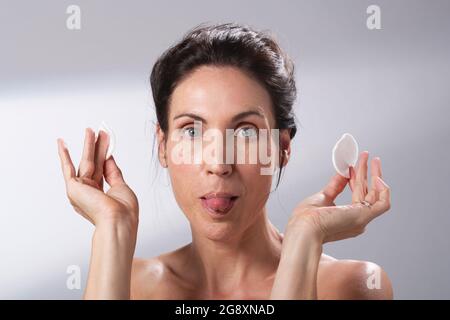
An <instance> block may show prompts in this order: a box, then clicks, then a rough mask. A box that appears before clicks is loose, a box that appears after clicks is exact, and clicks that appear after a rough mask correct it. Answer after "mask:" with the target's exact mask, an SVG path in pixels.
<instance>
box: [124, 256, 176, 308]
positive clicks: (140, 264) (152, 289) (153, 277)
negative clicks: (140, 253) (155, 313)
mask: <svg viewBox="0 0 450 320" xmlns="http://www.w3.org/2000/svg"><path fill="white" fill-rule="evenodd" d="M165 273H167V270H166V267H165V265H164V263H163V262H162V261H161V260H160V259H159V258H158V257H155V258H150V259H143V258H134V259H133V264H132V268H131V290H130V292H131V294H130V295H131V299H158V297H157V295H156V292H157V291H158V290H157V288H158V287H159V286H161V285H162V284H163V279H164V277H165Z"/></svg>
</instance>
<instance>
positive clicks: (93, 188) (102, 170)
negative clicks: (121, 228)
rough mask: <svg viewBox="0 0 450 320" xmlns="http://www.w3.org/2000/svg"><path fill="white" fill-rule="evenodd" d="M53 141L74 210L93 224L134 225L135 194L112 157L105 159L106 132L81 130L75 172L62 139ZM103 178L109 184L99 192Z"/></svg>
mask: <svg viewBox="0 0 450 320" xmlns="http://www.w3.org/2000/svg"><path fill="white" fill-rule="evenodd" d="M57 142H58V153H59V157H60V159H61V167H62V171H63V175H64V180H65V184H66V191H67V197H68V198H69V200H70V203H71V205H72V206H73V207H74V209H75V211H76V212H78V213H79V214H80V215H82V216H83V217H84V218H86V219H87V220H89V221H90V222H91V223H92V224H94V225H95V226H98V225H101V224H104V223H116V222H119V223H122V222H125V223H126V224H128V225H130V224H131V225H132V226H135V227H136V228H137V224H138V220H139V204H138V200H137V197H136V195H135V194H134V192H133V191H132V190H131V189H130V188H129V187H128V185H127V184H126V183H125V181H124V179H123V176H122V172H121V170H120V169H119V167H118V166H117V164H116V162H115V160H114V158H113V157H112V156H111V157H110V158H109V159H108V160H105V157H106V152H107V149H108V144H109V136H108V134H107V133H106V132H104V131H102V130H100V132H99V134H98V138H97V139H96V138H95V133H94V131H93V130H92V129H90V128H87V129H86V130H85V140H84V148H83V155H82V158H81V161H80V166H79V168H78V172H77V173H76V172H75V167H74V165H73V163H72V160H71V157H70V154H69V150H68V149H67V147H66V145H65V143H64V141H63V140H62V139H60V138H59V139H58V140H57ZM103 177H104V178H105V180H106V182H107V183H108V184H109V185H110V189H109V190H108V191H107V192H106V193H105V192H104V191H103Z"/></svg>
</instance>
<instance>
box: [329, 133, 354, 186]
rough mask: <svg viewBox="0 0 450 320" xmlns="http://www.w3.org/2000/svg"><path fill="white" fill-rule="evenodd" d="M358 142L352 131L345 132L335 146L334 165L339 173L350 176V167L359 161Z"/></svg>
mask: <svg viewBox="0 0 450 320" xmlns="http://www.w3.org/2000/svg"><path fill="white" fill-rule="evenodd" d="M358 154H359V151H358V143H357V142H356V140H355V138H353V136H352V135H351V134H350V133H344V134H343V135H342V137H341V138H340V139H339V140H338V142H336V144H335V145H334V147H333V155H332V159H333V165H334V168H335V169H336V171H337V173H339V174H340V175H341V176H344V177H346V178H350V175H349V167H350V166H353V167H354V166H355V164H356V162H357V161H358Z"/></svg>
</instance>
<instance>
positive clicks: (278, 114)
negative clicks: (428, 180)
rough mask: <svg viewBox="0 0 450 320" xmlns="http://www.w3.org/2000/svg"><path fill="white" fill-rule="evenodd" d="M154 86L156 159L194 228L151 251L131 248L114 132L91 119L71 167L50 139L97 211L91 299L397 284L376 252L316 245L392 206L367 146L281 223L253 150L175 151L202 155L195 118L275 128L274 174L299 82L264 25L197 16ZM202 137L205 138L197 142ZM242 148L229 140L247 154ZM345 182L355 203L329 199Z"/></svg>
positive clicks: (387, 294) (238, 295) (299, 295)
mask: <svg viewBox="0 0 450 320" xmlns="http://www.w3.org/2000/svg"><path fill="white" fill-rule="evenodd" d="M151 86H152V92H153V98H154V101H155V106H156V115H157V120H158V123H157V127H156V137H157V139H158V146H159V147H158V157H159V162H160V164H161V165H162V166H163V167H164V168H167V170H168V172H169V175H170V179H171V184H172V188H173V192H174V195H175V198H176V201H177V203H178V205H179V206H180V208H181V209H182V211H183V212H184V214H185V215H186V218H187V219H188V220H189V223H190V226H191V231H192V242H191V243H190V244H188V245H185V246H183V247H181V248H179V249H177V250H175V251H172V252H169V253H166V254H163V255H161V256H158V257H154V258H151V259H136V258H133V255H134V249H135V243H136V234H137V228H138V220H139V219H138V214H139V206H138V200H137V198H136V196H135V194H134V193H133V191H132V190H131V189H130V188H129V187H128V185H127V184H126V182H125V180H124V178H123V175H122V172H121V170H120V169H119V167H118V166H117V164H116V162H115V160H114V157H110V158H108V159H105V155H106V151H107V147H108V139H109V138H108V135H107V134H106V133H105V132H102V131H100V133H99V135H98V138H96V137H95V133H94V132H93V131H92V130H91V129H89V128H88V129H86V132H85V142H84V149H83V155H82V159H81V162H80V165H79V169H78V172H76V171H75V167H74V165H73V163H72V161H71V158H70V155H69V151H68V150H67V148H66V147H65V144H64V142H63V140H62V139H58V150H59V156H60V159H61V164H62V170H63V174H64V178H65V183H66V189H67V195H68V198H69V199H70V202H71V204H72V205H73V207H74V208H75V210H76V211H77V212H78V213H80V214H81V215H82V216H83V217H85V218H86V219H88V220H89V221H91V222H92V223H93V224H94V225H95V232H94V236H93V242H92V256H91V262H90V270H89V277H88V281H87V287H86V290H85V295H84V297H85V298H86V299H97V298H100V299H129V298H132V299H391V298H392V287H391V284H390V280H389V278H388V277H387V275H386V273H385V272H384V271H383V270H382V269H381V268H380V267H379V266H378V265H376V264H374V263H370V262H364V261H354V260H337V259H334V258H333V257H330V256H328V255H325V254H324V253H322V246H323V244H324V243H326V242H330V241H336V240H341V239H346V238H349V237H355V236H357V235H359V234H361V233H362V232H364V228H365V226H366V225H367V224H368V223H369V222H370V221H371V220H372V219H374V218H375V217H377V216H379V215H381V214H382V213H384V212H386V211H387V210H389V208H390V189H389V187H388V186H387V184H386V183H385V182H384V181H383V180H382V178H381V163H380V159H379V158H373V159H372V160H371V182H370V187H369V186H368V180H367V171H368V157H369V155H368V152H367V151H365V152H362V153H361V154H360V155H359V160H358V164H357V166H356V167H355V168H350V178H349V179H347V178H344V177H342V176H340V175H338V174H336V175H335V176H334V177H332V178H331V179H330V181H329V183H328V184H327V185H326V186H325V187H324V188H323V189H322V190H321V191H319V192H317V193H315V194H314V195H312V196H311V197H309V198H307V199H305V200H303V201H302V202H300V203H299V204H298V206H297V207H296V208H295V209H294V211H293V212H292V215H291V217H290V219H289V222H288V224H287V227H286V230H285V234H284V236H283V234H281V233H280V232H279V231H278V230H277V229H276V228H275V227H274V226H273V224H272V223H271V222H270V221H269V219H268V214H267V210H266V207H265V204H266V201H267V199H268V196H269V194H270V189H271V184H272V175H271V174H262V173H261V172H262V171H261V169H262V168H263V167H264V165H263V164H262V163H261V161H259V162H257V163H251V164H249V163H247V162H244V163H236V162H235V158H234V157H233V160H234V161H233V162H231V163H229V162H228V161H220V159H223V158H220V157H219V156H218V154H220V151H221V149H220V147H219V148H216V149H215V151H214V152H212V153H211V155H212V154H214V156H213V161H206V160H205V158H201V161H200V162H192V161H185V162H180V161H176V160H179V159H178V158H177V156H178V155H180V150H183V151H181V153H182V154H183V155H185V154H186V151H188V152H187V154H188V157H187V158H185V160H186V159H188V160H192V159H193V158H194V157H195V156H196V155H198V153H199V152H198V149H197V151H194V153H189V152H190V151H192V150H195V147H194V145H195V143H196V142H200V141H203V140H205V139H204V136H203V133H202V132H203V131H202V130H203V129H207V131H208V130H210V129H211V130H213V129H215V130H216V131H214V132H216V133H217V132H218V134H220V133H224V132H226V129H233V130H232V132H233V137H232V138H233V141H234V142H238V143H241V145H244V146H247V147H250V146H251V145H253V144H254V143H256V142H261V141H264V138H262V137H261V136H260V135H259V132H261V130H268V131H270V132H271V133H272V132H278V136H277V138H276V139H273V140H272V141H271V143H269V146H268V147H267V151H268V153H269V154H270V157H271V159H272V160H273V162H274V163H275V164H276V166H278V167H279V170H278V182H279V180H280V176H281V171H282V168H283V167H284V166H286V165H287V163H288V161H289V157H290V154H291V144H290V142H291V139H292V138H293V137H294V136H295V133H296V125H295V121H294V115H293V110H292V105H293V103H294V101H295V98H296V87H295V81H294V66H293V63H292V61H291V60H290V59H289V58H288V57H287V55H286V54H284V53H283V51H282V50H281V49H280V48H279V46H278V45H277V43H276V41H275V40H274V39H273V38H272V37H271V36H270V35H268V34H266V33H263V32H258V31H255V30H253V29H251V28H249V27H247V26H241V25H237V24H221V25H212V26H208V25H200V26H198V27H197V28H194V29H193V30H191V31H190V32H189V33H187V34H186V35H185V37H184V38H183V39H182V41H181V42H179V43H178V44H176V45H175V46H173V47H171V48H169V49H168V50H167V51H166V52H165V53H164V54H163V55H162V56H161V57H160V58H159V59H158V61H157V62H156V64H155V66H154V68H153V71H152V74H151ZM270 137H271V138H270V139H272V136H270ZM220 139H221V138H220ZM220 139H219V140H217V141H220ZM270 139H269V140H270ZM258 140H259V141H258ZM272 142H275V143H272ZM180 146H182V148H181V149H180ZM227 146H228V145H227ZM206 148H208V146H203V145H201V148H200V154H204V152H205V150H206ZM233 148H235V147H234V146H233V147H232V149H233ZM233 150H234V151H236V150H238V149H236V148H235V149H233ZM249 150H250V148H248V149H245V150H244V151H242V150H241V151H239V150H238V152H237V153H238V154H239V153H241V155H243V156H244V157H246V156H248V155H249ZM227 152H228V151H227ZM236 156H238V155H236ZM216 160H218V161H216ZM258 160H261V159H258ZM271 164H272V162H271ZM103 179H105V180H106V182H107V183H108V184H109V185H110V189H109V190H108V191H107V192H106V193H105V192H104V191H103ZM347 184H349V186H350V188H351V190H352V203H351V204H349V205H345V206H335V204H334V202H333V201H334V200H335V198H336V197H337V196H338V195H339V194H340V193H341V192H342V191H343V190H344V188H345V186H346V185H347ZM277 186H278V183H277ZM371 277H372V278H371ZM373 279H375V280H376V281H372V280H373ZM371 281H372V282H373V283H375V286H373V285H371V284H373V283H372V282H371Z"/></svg>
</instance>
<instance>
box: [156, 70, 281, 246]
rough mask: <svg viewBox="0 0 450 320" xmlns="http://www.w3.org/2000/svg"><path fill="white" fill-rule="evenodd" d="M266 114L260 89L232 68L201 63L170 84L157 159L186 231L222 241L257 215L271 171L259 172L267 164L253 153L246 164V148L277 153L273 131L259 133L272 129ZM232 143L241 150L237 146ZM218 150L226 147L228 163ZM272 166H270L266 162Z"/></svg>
mask: <svg viewBox="0 0 450 320" xmlns="http://www.w3.org/2000/svg"><path fill="white" fill-rule="evenodd" d="M274 119H275V118H274V115H273V112H272V106H271V99H270V96H269V94H268V92H267V91H266V90H265V88H264V87H263V86H261V85H260V84H259V83H258V82H257V81H255V80H254V79H252V78H250V77H249V76H247V75H246V74H245V73H244V72H242V71H240V70H239V69H236V68H233V67H214V66H202V67H200V68H198V69H196V70H195V71H194V72H193V73H191V74H190V75H189V76H188V77H187V78H185V79H184V80H183V81H181V82H180V83H179V84H178V86H177V87H176V89H175V90H174V92H173V94H172V97H171V102H170V106H169V114H168V124H169V129H168V134H167V135H166V136H164V134H163V133H162V131H161V130H160V127H159V126H158V128H157V134H158V138H159V141H160V146H161V147H160V150H159V159H160V161H161V163H162V164H163V166H165V167H167V168H168V171H169V175H170V179H171V183H172V188H173V190H174V195H175V199H176V201H177V203H178V205H179V206H180V207H181V209H182V210H183V212H184V214H185V215H186V217H187V218H188V220H189V222H190V224H191V228H192V229H193V231H194V233H196V234H202V235H203V236H206V237H208V238H210V239H214V240H226V239H229V238H230V237H232V236H237V235H239V234H241V233H242V232H244V231H245V230H247V228H248V227H249V226H250V225H252V223H253V222H254V221H255V219H257V218H258V217H259V215H261V214H263V211H262V209H263V208H264V206H265V203H266V200H267V198H268V195H269V192H270V189H271V183H272V177H273V176H272V175H270V174H262V170H261V168H268V167H269V165H268V164H267V162H264V163H261V161H260V160H261V157H260V155H259V152H260V151H258V152H256V153H254V155H256V157H257V158H256V159H257V160H256V161H250V156H249V153H250V152H253V151H255V149H254V147H256V145H258V144H259V147H258V148H261V146H265V149H266V150H264V152H265V155H269V156H270V155H274V154H273V152H276V154H277V153H278V150H277V146H276V145H275V144H273V141H274V140H273V139H271V138H270V135H271V133H272V134H273V131H271V132H270V131H269V132H268V134H267V137H268V138H267V139H263V138H262V136H260V135H259V132H260V131H259V129H269V128H274V125H275V120H274ZM194 121H195V122H194ZM226 129H233V131H231V132H230V131H229V132H228V133H227V132H226ZM281 136H282V132H280V137H281ZM284 137H286V135H284ZM163 139H166V142H165V143H164V142H163ZM262 140H265V141H266V142H269V143H266V144H265V145H263V144H261V142H262ZM270 141H272V144H271V143H270ZM161 142H162V143H161ZM230 143H231V144H230ZM238 144H241V146H244V147H243V148H241V149H239V150H238V147H237V145H238ZM226 148H229V149H230V148H231V149H232V151H231V152H234V155H233V154H231V156H230V157H229V158H228V160H227V158H226V154H227V152H230V151H229V150H228V151H227V149H226ZM242 149H244V150H242ZM251 150H252V151H251ZM239 154H240V156H239ZM183 156H184V158H182V157H183ZM238 157H240V158H239V159H240V160H239V162H238ZM181 159H184V160H181ZM196 159H197V160H196ZM242 159H244V161H242ZM253 159H254V158H253ZM266 160H267V159H266ZM272 165H278V163H277V162H274V161H273V159H272ZM214 192H224V193H228V194H230V195H233V196H235V197H236V196H237V198H236V199H235V198H232V199H235V200H234V201H232V199H230V198H229V197H228V196H223V195H219V197H214V194H212V196H213V198H211V199H209V200H206V199H205V195H207V194H209V193H214ZM216 196H217V195H216ZM206 197H208V196H206ZM230 206H231V209H229V210H228V211H227V212H226V213H225V214H223V213H221V212H220V211H224V210H225V211H226V210H227V209H224V208H225V207H227V208H230ZM208 208H209V209H208ZM214 209H216V211H215V212H214ZM217 211H219V212H217Z"/></svg>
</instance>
